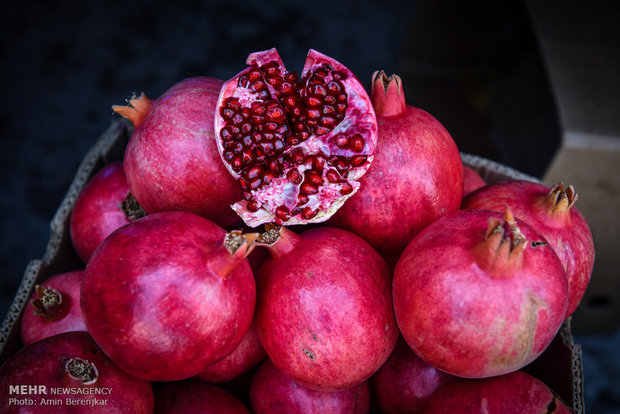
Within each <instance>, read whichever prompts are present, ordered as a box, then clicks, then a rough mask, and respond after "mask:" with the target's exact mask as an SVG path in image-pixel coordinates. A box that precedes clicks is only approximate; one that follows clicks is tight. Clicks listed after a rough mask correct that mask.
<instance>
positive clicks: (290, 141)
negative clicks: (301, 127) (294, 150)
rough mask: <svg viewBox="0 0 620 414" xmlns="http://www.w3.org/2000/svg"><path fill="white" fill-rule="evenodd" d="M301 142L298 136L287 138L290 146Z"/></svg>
mask: <svg viewBox="0 0 620 414" xmlns="http://www.w3.org/2000/svg"><path fill="white" fill-rule="evenodd" d="M300 142H301V141H300V140H299V138H298V137H297V135H291V136H289V137H287V138H286V143H287V144H288V145H290V146H293V145H297V144H299V143H300Z"/></svg>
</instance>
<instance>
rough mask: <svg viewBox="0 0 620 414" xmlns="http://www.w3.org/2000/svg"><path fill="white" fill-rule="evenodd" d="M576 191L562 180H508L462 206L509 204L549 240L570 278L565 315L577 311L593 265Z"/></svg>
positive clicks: (591, 243) (493, 207)
mask: <svg viewBox="0 0 620 414" xmlns="http://www.w3.org/2000/svg"><path fill="white" fill-rule="evenodd" d="M576 201H577V193H576V192H575V189H574V188H573V186H570V185H569V186H568V187H566V188H564V185H563V184H562V183H559V184H556V185H554V186H553V187H551V189H549V188H548V187H546V186H545V185H543V184H538V183H533V182H529V181H508V182H503V183H497V184H494V185H491V186H489V187H488V189H487V188H485V189H483V190H480V191H478V192H476V193H474V194H471V195H470V196H469V197H467V198H466V199H465V200H464V202H463V208H473V209H486V210H494V211H499V210H500V209H503V208H505V206H506V205H507V204H508V205H510V208H511V209H512V211H513V213H514V215H515V216H516V217H517V218H520V219H521V220H523V221H525V222H526V223H528V224H529V225H530V226H532V227H534V228H535V229H536V231H537V232H539V233H540V234H541V235H542V236H544V237H545V239H547V241H548V242H549V243H550V244H551V246H552V247H553V248H554V249H555V251H556V253H557V254H558V256H559V257H560V260H561V261H562V263H563V264H564V269H565V270H566V275H567V277H568V308H567V310H566V318H568V317H569V316H570V315H572V314H573V312H575V309H577V306H578V305H579V303H580V302H581V299H582V298H583V295H584V294H585V292H586V289H587V288H588V283H589V282H590V277H591V276H592V268H593V267H594V240H593V239H592V232H591V231H590V227H589V226H588V223H587V222H586V219H585V218H584V217H583V215H582V214H581V213H580V212H579V210H578V209H577V207H575V202H576Z"/></svg>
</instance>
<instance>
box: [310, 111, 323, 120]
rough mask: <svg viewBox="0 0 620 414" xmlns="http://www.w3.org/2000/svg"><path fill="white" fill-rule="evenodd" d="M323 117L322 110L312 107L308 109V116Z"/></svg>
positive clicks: (312, 117) (313, 117)
mask: <svg viewBox="0 0 620 414" xmlns="http://www.w3.org/2000/svg"><path fill="white" fill-rule="evenodd" d="M320 117H321V112H320V111H319V110H318V109H310V110H309V111H308V118H311V119H317V118H320Z"/></svg>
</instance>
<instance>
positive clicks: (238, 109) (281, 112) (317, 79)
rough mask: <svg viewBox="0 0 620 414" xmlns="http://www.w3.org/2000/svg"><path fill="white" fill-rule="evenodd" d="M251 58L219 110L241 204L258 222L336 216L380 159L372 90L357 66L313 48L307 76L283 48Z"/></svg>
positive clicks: (218, 128) (249, 220)
mask: <svg viewBox="0 0 620 414" xmlns="http://www.w3.org/2000/svg"><path fill="white" fill-rule="evenodd" d="M246 63H247V64H248V65H249V67H248V68H246V69H245V70H243V71H241V72H240V73H239V74H237V75H236V76H235V77H233V78H231V79H230V80H228V81H227V82H226V83H225V84H224V86H223V87H222V90H221V92H220V96H219V99H218V103H217V109H216V112H215V137H216V141H217V146H218V149H219V152H220V155H221V157H222V160H223V161H224V164H225V165H226V168H228V171H230V173H231V174H232V175H233V176H234V177H235V178H236V179H237V181H238V182H239V185H240V187H241V191H242V194H243V199H242V200H240V201H238V202H236V203H235V204H234V205H233V206H232V208H233V210H235V211H236V212H237V214H238V215H239V216H240V217H241V218H242V219H243V221H244V222H245V223H246V224H247V225H249V226H251V227H256V226H258V225H260V224H263V223H270V222H275V223H278V224H285V225H292V224H305V223H318V222H322V221H325V220H327V219H329V217H331V216H332V214H334V213H335V212H336V211H337V210H338V208H340V206H342V204H343V203H344V202H345V201H346V199H347V198H349V197H351V196H352V195H353V194H355V192H356V191H357V190H358V188H359V185H360V184H359V179H360V178H361V177H362V176H363V175H364V173H365V172H366V171H367V170H368V168H369V167H370V164H371V162H372V159H373V158H374V153H375V147H376V144H377V121H376V117H375V112H374V109H373V107H372V104H371V102H370V99H369V97H368V94H367V93H366V91H365V90H364V88H363V86H362V85H361V84H360V82H359V80H358V79H357V78H356V77H355V75H353V73H351V71H350V70H349V69H347V68H346V67H345V66H344V65H342V64H341V63H339V62H337V61H335V60H334V59H332V58H330V57H328V56H325V55H323V54H321V53H319V52H317V51H315V50H312V49H310V51H309V52H308V56H307V58H306V63H305V65H304V68H303V71H302V73H301V76H298V75H297V74H296V73H295V72H287V71H286V69H285V68H284V64H283V63H282V60H281V59H280V55H279V54H278V52H277V51H276V49H270V50H265V51H261V52H255V53H252V54H250V55H249V56H248V59H247V61H246Z"/></svg>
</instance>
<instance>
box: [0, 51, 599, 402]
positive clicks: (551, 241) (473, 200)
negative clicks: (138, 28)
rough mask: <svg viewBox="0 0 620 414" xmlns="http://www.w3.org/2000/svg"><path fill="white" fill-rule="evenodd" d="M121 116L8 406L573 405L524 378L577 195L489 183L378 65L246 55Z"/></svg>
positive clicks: (567, 271) (21, 358)
mask: <svg viewBox="0 0 620 414" xmlns="http://www.w3.org/2000/svg"><path fill="white" fill-rule="evenodd" d="M114 111H115V112H117V113H118V114H120V115H121V116H123V117H125V118H127V119H129V120H130V121H131V123H132V124H133V127H134V128H133V133H132V136H131V139H130V141H129V144H128V146H127V148H126V151H125V157H124V160H123V162H117V163H113V164H110V165H107V166H105V167H104V168H103V169H102V170H101V171H99V172H98V173H97V174H96V175H95V176H93V178H92V179H91V181H90V182H89V183H88V184H87V185H86V186H85V188H84V190H83V191H82V193H81V194H80V196H79V197H78V199H77V201H76V203H75V207H74V209H73V212H72V217H71V220H70V226H71V227H70V234H71V240H72V242H73V246H74V247H75V250H76V253H77V254H78V256H79V257H80V258H81V259H82V260H83V262H84V264H85V266H84V268H83V269H80V270H76V271H74V272H71V273H63V274H59V275H56V276H54V277H52V278H50V279H49V280H48V281H44V282H43V283H42V284H41V285H38V286H37V288H36V293H35V294H33V296H32V298H31V305H28V306H29V307H28V308H27V309H25V312H24V315H23V318H22V319H21V332H22V340H23V343H24V345H27V346H25V347H24V348H22V349H21V350H20V351H19V352H18V353H17V354H15V355H13V356H12V357H11V358H10V359H9V360H8V361H7V362H6V363H5V364H4V365H3V366H2V367H1V368H0V378H2V380H1V381H2V382H3V384H8V385H7V386H6V387H4V388H2V389H0V393H6V392H7V389H8V387H9V385H10V386H22V385H28V386H32V385H45V386H46V387H48V388H50V387H70V388H72V389H77V390H82V391H81V392H80V393H82V394H84V395H87V394H88V392H86V391H84V390H85V389H89V390H91V391H90V392H91V394H92V393H94V391H93V390H95V389H98V388H97V387H103V386H105V387H107V388H106V389H108V388H109V389H111V391H110V393H109V395H107V398H108V402H107V404H108V408H111V409H117V410H118V412H125V411H126V412H153V410H155V411H154V412H157V413H168V412H170V413H171V412H181V411H182V412H218V413H227V412H230V413H236V412H250V411H254V412H260V413H273V412H278V413H293V412H295V413H296V412H304V413H305V412H307V413H311V412H321V413H367V412H370V411H373V412H374V411H377V412H386V413H400V412H408V413H418V412H420V413H421V412H433V413H435V412H438V413H439V412H441V413H444V412H488V413H499V412H501V413H511V412H515V413H522V412H564V411H563V410H566V412H569V410H568V408H566V407H565V403H564V402H562V401H561V400H560V399H559V398H558V397H557V396H555V395H554V394H553V393H552V391H551V390H549V389H548V388H547V387H546V386H545V385H544V384H542V383H541V382H540V381H538V380H537V379H535V378H533V377H529V376H528V375H527V374H525V373H523V372H521V369H522V368H524V367H526V366H527V365H528V364H529V363H531V362H532V361H534V360H535V359H536V358H537V357H538V356H539V355H541V353H542V352H543V351H544V350H545V349H546V348H547V347H548V345H549V344H550V343H551V341H552V340H553V338H554V337H555V335H556V334H557V332H558V330H559V329H560V327H561V325H562V323H563V322H564V321H565V320H566V319H567V318H569V317H570V315H571V314H572V313H573V312H574V311H575V309H576V307H577V305H578V304H579V302H580V300H581V298H582V297H583V294H584V292H585V289H586V287H587V285H588V282H589V278H590V275H591V272H592V266H593V262H594V244H593V241H592V235H591V233H590V230H589V227H588V225H587V222H586V220H585V219H584V217H583V216H582V215H581V214H580V213H579V211H578V210H577V208H576V207H575V202H576V200H577V194H576V192H575V190H574V189H573V187H572V186H567V187H565V186H564V185H563V184H558V185H556V186H553V187H551V188H548V187H546V186H544V185H542V184H540V183H534V182H525V181H512V182H502V183H487V182H485V180H484V179H483V177H481V176H480V175H478V173H477V172H476V171H475V170H473V169H472V168H470V167H469V166H467V165H465V166H464V165H463V163H462V161H461V157H460V153H459V150H458V148H457V146H456V144H455V143H454V140H453V139H452V137H451V136H450V134H449V132H448V131H447V130H446V129H445V128H444V127H443V126H442V125H441V123H440V122H439V121H438V120H437V119H435V118H434V117H433V116H432V115H431V114H429V113H427V112H425V111H423V110H422V109H419V108H414V107H412V106H409V105H407V104H406V101H405V96H404V92H403V85H402V80H401V78H400V77H398V76H396V75H392V76H390V77H388V76H386V75H385V73H383V72H382V71H377V72H375V73H374V74H373V75H372V83H371V91H370V94H367V92H366V91H365V89H364V87H363V86H362V84H361V83H360V81H359V80H358V79H357V78H356V76H355V75H354V74H353V73H352V72H351V71H350V70H349V69H348V68H347V67H346V66H344V65H343V64H342V63H340V62H338V61H336V60H335V59H333V58H331V57H329V56H326V55H324V54H321V53H319V52H317V51H314V50H310V52H309V53H308V57H307V60H306V63H305V65H304V68H303V70H302V72H301V73H300V74H297V73H295V72H291V71H288V70H287V69H286V68H285V67H284V64H283V62H282V60H281V58H280V56H279V55H278V53H277V51H276V50H275V49H271V50H266V51H261V52H255V53H252V54H250V55H249V57H248V59H247V67H246V68H245V69H243V70H241V71H240V72H239V73H238V74H237V75H235V76H233V77H231V78H230V79H229V80H227V81H221V80H218V79H214V78H211V77H196V78H190V79H185V80H182V81H180V82H179V83H177V84H175V85H173V86H172V87H171V88H170V89H169V90H168V91H166V92H165V93H164V94H163V95H162V96H161V97H159V98H157V99H155V100H150V99H149V98H147V97H146V95H145V94H142V95H141V96H139V97H133V98H132V99H131V100H129V101H128V104H127V105H126V106H114ZM306 225H308V226H306ZM76 331H80V332H79V333H78V332H76ZM213 384H217V386H215V385H213ZM4 395H5V394H3V396H4ZM91 397H92V395H91ZM84 399H85V400H88V397H84ZM7 401H8V397H6V398H5V399H4V400H3V401H2V402H1V403H2V404H5V405H3V407H4V408H5V409H6V412H22V411H20V410H21V409H22V408H24V409H25V408H28V409H29V410H31V409H32V407H22V406H10V407H9V406H8V405H6V404H7ZM91 402H92V401H91ZM81 404H82V405H80V407H82V410H80V409H78V408H76V407H72V408H71V410H73V411H71V412H74V411H75V412H82V411H87V408H88V406H87V404H88V402H82V403H81ZM120 407H122V408H120ZM38 409H41V410H40V411H45V410H44V409H42V407H41V406H39V407H38ZM208 409H211V411H208ZM11 410H12V411H11ZM123 410H125V411H123ZM200 410H203V411H200ZM204 410H206V411H204ZM528 410H530V411H528ZM531 410H538V411H531ZM544 410H547V411H544ZM26 411H27V410H26ZM35 411H36V410H31V411H28V412H35ZM3 412H4V411H3ZM24 412H25V411H24Z"/></svg>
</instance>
